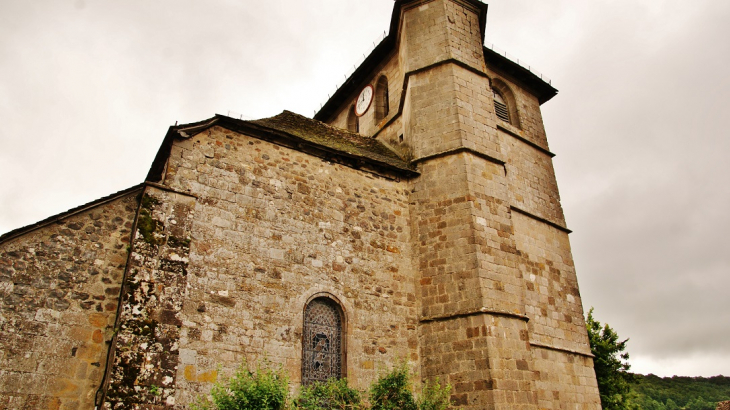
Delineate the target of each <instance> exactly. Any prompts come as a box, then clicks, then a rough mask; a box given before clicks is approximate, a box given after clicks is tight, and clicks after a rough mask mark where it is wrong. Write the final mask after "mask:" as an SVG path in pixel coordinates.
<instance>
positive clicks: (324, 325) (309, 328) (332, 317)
mask: <svg viewBox="0 0 730 410" xmlns="http://www.w3.org/2000/svg"><path fill="white" fill-rule="evenodd" d="M344 322H345V315H344V312H343V311H342V308H341V307H340V305H339V303H337V302H336V301H335V300H333V299H331V298H329V297H325V296H320V297H316V298H314V299H312V300H311V301H310V302H309V303H307V306H306V307H305V308H304V331H303V332H302V333H303V335H302V385H305V386H306V385H309V384H312V383H315V382H325V381H327V380H328V379H331V378H333V377H334V378H341V377H344V375H345V359H344V357H345V348H344V332H343V329H344Z"/></svg>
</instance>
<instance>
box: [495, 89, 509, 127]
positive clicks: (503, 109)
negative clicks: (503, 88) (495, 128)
mask: <svg viewBox="0 0 730 410" xmlns="http://www.w3.org/2000/svg"><path fill="white" fill-rule="evenodd" d="M492 92H494V111H495V112H496V113H497V118H499V119H500V120H502V121H504V122H510V120H509V109H507V103H505V102H504V98H502V95H501V94H500V93H499V92H498V91H497V90H492Z"/></svg>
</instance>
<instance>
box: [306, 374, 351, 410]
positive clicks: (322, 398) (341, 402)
mask: <svg viewBox="0 0 730 410" xmlns="http://www.w3.org/2000/svg"><path fill="white" fill-rule="evenodd" d="M295 404H296V407H297V408H298V409H302V410H329V409H337V410H356V409H361V408H362V404H361V400H360V392H358V391H357V390H355V389H352V388H350V387H349V386H348V385H347V379H330V380H328V381H327V382H325V383H315V384H313V385H311V386H305V387H302V390H301V392H300V393H299V397H297V399H296V400H295Z"/></svg>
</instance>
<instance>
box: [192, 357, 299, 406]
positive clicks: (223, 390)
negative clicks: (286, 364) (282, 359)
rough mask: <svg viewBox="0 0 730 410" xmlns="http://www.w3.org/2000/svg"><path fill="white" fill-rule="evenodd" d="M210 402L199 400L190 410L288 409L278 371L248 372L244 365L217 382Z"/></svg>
mask: <svg viewBox="0 0 730 410" xmlns="http://www.w3.org/2000/svg"><path fill="white" fill-rule="evenodd" d="M210 395H211V397H212V398H213V400H212V402H210V401H208V400H207V399H199V400H198V403H197V404H195V405H193V406H192V407H193V409H194V410H285V409H287V407H288V402H287V399H288V397H289V379H288V377H287V376H286V375H285V374H284V371H283V370H282V369H281V368H279V369H277V370H272V369H271V368H269V367H268V366H261V365H258V366H256V370H255V371H250V370H248V368H247V366H246V363H245V362H244V363H243V364H242V365H241V367H239V368H238V370H237V371H236V373H235V374H234V375H233V376H232V377H230V378H229V379H228V380H226V381H224V382H222V383H221V382H217V383H216V384H215V385H214V386H213V389H212V390H211V391H210Z"/></svg>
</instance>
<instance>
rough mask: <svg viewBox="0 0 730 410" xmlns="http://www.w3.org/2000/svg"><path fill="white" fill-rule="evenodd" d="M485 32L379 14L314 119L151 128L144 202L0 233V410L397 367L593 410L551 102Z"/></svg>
mask: <svg viewBox="0 0 730 410" xmlns="http://www.w3.org/2000/svg"><path fill="white" fill-rule="evenodd" d="M486 15H487V5H486V4H483V3H481V2H479V1H477V0H417V1H407V0H397V1H395V3H394V8H393V14H392V19H391V22H390V27H389V34H388V35H387V36H386V37H385V39H384V40H383V41H382V42H381V43H380V44H378V45H377V46H376V48H375V49H374V51H373V52H372V53H371V54H370V55H369V56H368V57H367V58H366V59H365V61H364V62H363V64H362V65H361V66H360V67H358V68H357V69H356V70H355V72H354V73H353V74H352V75H351V76H350V77H349V78H348V79H347V81H346V82H345V83H344V84H343V85H342V86H341V87H340V88H339V89H338V91H337V92H336V93H335V94H334V95H333V96H332V97H331V98H330V99H329V100H328V101H327V103H326V104H324V106H323V107H322V109H321V110H320V111H319V112H318V113H316V115H315V116H314V118H306V117H303V116H301V115H298V114H295V113H292V112H288V111H284V112H282V113H281V114H279V115H277V116H274V117H271V118H265V119H260V120H253V121H244V120H240V119H236V118H231V117H228V116H222V115H216V116H214V117H212V118H210V119H207V120H204V121H200V122H197V123H191V124H185V125H176V126H173V127H170V129H169V131H168V132H167V134H166V135H165V137H164V140H163V142H162V146H161V148H160V150H159V152H158V154H157V156H156V158H155V160H154V162H153V164H152V166H151V168H150V171H149V174H148V175H147V178H146V180H145V181H144V182H143V183H142V184H140V185H138V186H135V187H132V188H129V189H127V190H125V191H121V192H118V193H116V194H113V195H110V196H108V197H105V198H101V199H99V200H97V201H94V202H91V203H89V204H86V205H83V206H80V207H78V208H75V209H72V210H69V211H67V212H65V213H63V214H60V215H56V216H54V217H51V218H49V219H47V220H44V221H41V222H38V223H36V224H34V225H31V226H27V227H24V228H20V229H17V230H15V231H12V232H9V233H6V234H4V235H3V236H1V237H0V347H1V349H0V350H1V353H0V407H2V408H38V409H40V408H43V409H46V408H51V409H93V408H95V407H97V408H100V409H101V408H104V409H157V408H160V409H162V408H175V409H184V408H187V407H188V404H189V403H191V402H192V401H193V400H194V399H195V397H196V396H198V395H200V394H204V393H206V392H208V391H209V390H210V388H211V387H212V383H213V382H214V381H215V380H216V379H217V377H218V376H219V374H223V375H225V374H230V372H232V371H233V370H234V369H235V368H236V367H237V366H239V365H240V364H241V362H242V361H243V360H244V359H245V360H247V361H248V363H256V362H258V361H260V360H263V359H264V358H266V359H267V360H269V361H271V362H273V363H275V364H281V365H282V366H283V368H284V369H285V371H286V372H287V373H288V375H289V376H290V377H291V380H292V382H293V385H294V388H297V387H298V386H299V385H301V384H307V383H312V382H315V381H317V380H325V379H327V378H329V377H345V376H346V377H347V378H348V381H349V382H350V384H351V385H352V386H354V387H356V388H360V389H363V388H366V387H367V386H368V385H369V384H370V383H371V382H372V381H374V380H375V379H376V378H377V375H378V372H379V371H380V370H382V369H384V368H387V367H388V366H391V365H393V364H394V363H397V362H398V361H399V360H402V359H406V360H407V361H408V363H409V366H410V368H411V369H412V371H413V372H414V374H415V375H416V377H417V380H421V381H426V380H432V379H434V378H436V377H438V378H440V380H441V381H445V382H448V383H450V384H451V385H452V386H453V390H452V396H451V399H452V402H453V403H454V404H455V405H457V406H460V408H463V409H535V410H537V409H600V399H599V395H598V389H597V386H596V379H595V374H594V371H593V360H592V356H591V353H590V348H589V344H588V338H587V334H586V329H585V323H584V318H583V309H582V305H581V298H580V294H579V291H578V283H577V279H576V273H575V268H574V265H573V259H572V256H571V250H570V243H569V239H568V234H569V233H570V231H569V230H568V229H567V227H566V223H565V219H564V216H563V210H562V207H561V205H560V198H559V194H558V188H557V183H556V180H555V173H554V170H553V165H552V157H553V154H552V153H551V152H550V150H549V147H548V143H547V139H546V136H545V130H544V127H543V122H542V117H541V113H540V106H541V104H543V103H545V102H547V101H548V100H550V99H551V98H552V97H554V96H555V95H556V94H557V90H556V89H554V88H553V87H552V85H551V84H549V83H547V82H545V81H544V80H542V79H541V78H540V77H538V76H536V75H535V74H533V73H532V72H530V71H529V70H527V69H525V68H523V67H522V66H520V65H519V64H517V63H515V62H512V61H510V60H509V59H507V58H505V57H504V56H503V55H500V54H498V53H496V52H494V51H492V50H490V49H488V48H485V47H484V46H483V44H484V28H485V24H486ZM417 384H418V383H417ZM415 388H416V389H417V390H418V389H420V386H418V385H417V386H415Z"/></svg>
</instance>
